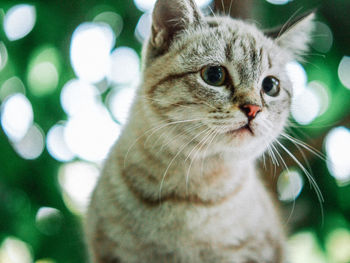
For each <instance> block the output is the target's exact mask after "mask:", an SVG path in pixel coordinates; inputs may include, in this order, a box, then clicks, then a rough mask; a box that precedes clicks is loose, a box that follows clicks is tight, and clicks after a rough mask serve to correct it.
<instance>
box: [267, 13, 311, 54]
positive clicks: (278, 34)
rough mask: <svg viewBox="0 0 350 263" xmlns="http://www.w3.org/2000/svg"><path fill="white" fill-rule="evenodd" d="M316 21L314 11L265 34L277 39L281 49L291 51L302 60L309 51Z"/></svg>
mask: <svg viewBox="0 0 350 263" xmlns="http://www.w3.org/2000/svg"><path fill="white" fill-rule="evenodd" d="M314 19H315V11H314V10H313V11H311V12H308V13H306V14H304V15H302V16H300V17H298V18H296V19H294V20H292V21H288V22H287V23H286V24H285V25H283V26H282V27H279V28H277V29H275V30H271V31H269V32H265V34H266V35H267V36H269V37H271V38H273V39H275V41H276V43H277V44H278V45H279V46H280V47H282V48H284V49H287V50H289V51H291V52H292V54H293V55H294V56H295V58H297V59H302V56H303V55H305V53H306V52H307V51H308V49H309V43H310V42H311V33H312V31H313V30H314V27H315V24H314Z"/></svg>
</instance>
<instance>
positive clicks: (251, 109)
mask: <svg viewBox="0 0 350 263" xmlns="http://www.w3.org/2000/svg"><path fill="white" fill-rule="evenodd" d="M240 108H241V110H242V111H243V112H244V113H245V115H247V117H248V119H250V120H251V119H254V118H255V116H256V115H257V114H258V113H259V112H260V111H261V107H260V106H258V105H255V104H244V105H241V106H240Z"/></svg>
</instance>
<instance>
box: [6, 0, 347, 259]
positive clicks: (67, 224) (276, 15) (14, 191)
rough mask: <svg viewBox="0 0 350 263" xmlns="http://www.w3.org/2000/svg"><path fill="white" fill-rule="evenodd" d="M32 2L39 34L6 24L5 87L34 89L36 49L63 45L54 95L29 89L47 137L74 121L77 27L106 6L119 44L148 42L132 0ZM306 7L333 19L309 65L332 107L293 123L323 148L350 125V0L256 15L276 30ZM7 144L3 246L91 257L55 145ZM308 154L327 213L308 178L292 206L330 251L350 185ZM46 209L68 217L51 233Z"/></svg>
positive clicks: (264, 7)
mask: <svg viewBox="0 0 350 263" xmlns="http://www.w3.org/2000/svg"><path fill="white" fill-rule="evenodd" d="M235 1H236V0H234V2H235ZM20 3H23V1H17V0H16V1H13V0H11V1H9V0H8V1H5V0H0V25H2V21H3V18H4V14H5V13H6V12H7V10H8V9H9V8H11V7H12V6H14V5H16V4H20ZM26 3H28V4H32V5H34V6H35V8H36V14H37V20H36V24H35V26H34V29H33V30H32V32H30V33H29V34H28V35H27V36H26V37H24V38H22V39H20V40H16V41H10V40H8V39H7V37H6V35H5V33H4V31H3V29H0V41H3V42H4V43H5V45H6V48H7V51H8V55H9V60H8V63H7V65H6V67H5V68H4V69H2V70H1V71H0V87H1V85H2V84H3V83H4V82H5V81H6V80H7V79H9V78H10V77H12V76H18V77H19V78H20V79H21V80H22V81H23V83H24V85H25V87H28V80H27V71H28V68H29V64H30V62H31V58H32V57H33V54H34V53H35V52H37V50H38V48H40V47H43V46H45V45H49V46H53V47H55V48H56V49H57V50H58V52H59V56H58V57H59V62H58V63H59V64H60V65H61V68H60V70H59V82H58V88H57V89H56V90H54V91H53V92H52V93H51V94H48V95H45V96H39V97H38V96H35V95H34V94H32V93H31V92H30V91H28V90H26V96H27V97H28V98H29V100H30V102H31V103H32V106H33V111H34V116H35V122H36V123H38V124H40V127H41V128H42V129H43V132H44V133H45V134H46V133H47V132H48V130H49V129H50V128H51V127H52V126H53V125H54V124H56V123H57V121H59V120H65V119H67V116H66V115H65V113H64V111H63V110H62V108H61V105H60V97H59V96H60V90H61V88H62V87H63V85H64V84H65V83H66V82H67V81H68V80H70V79H73V78H74V77H75V75H74V71H73V70H72V68H71V66H70V65H71V64H70V53H69V48H70V40H71V36H72V33H73V31H74V30H75V28H77V26H78V25H79V24H81V23H82V22H85V21H91V20H92V18H93V17H95V16H96V15H97V14H99V13H100V12H101V11H114V12H116V13H118V14H119V15H120V16H121V17H122V19H123V24H124V27H123V30H122V32H121V35H120V36H119V37H118V38H117V42H116V46H129V47H132V48H134V49H135V50H137V51H138V52H141V44H140V43H139V42H138V41H137V40H136V38H135V36H134V30H135V26H136V24H137V22H138V19H139V17H140V16H141V15H142V12H141V11H139V10H138V9H137V8H136V7H135V5H134V3H133V1H131V0H114V1H112V0H103V1H101V0H99V1H97V0H74V1H70V0H50V1H44V0H42V1H39V0H37V1H28V2H26ZM300 7H302V9H303V10H308V9H311V8H315V7H317V8H318V20H319V21H323V22H325V23H327V24H328V25H329V26H330V28H331V30H332V33H333V36H334V42H333V45H332V48H331V50H330V51H328V52H327V53H326V54H324V55H323V54H321V53H319V52H317V51H315V50H313V51H312V52H311V55H310V56H309V57H308V59H307V63H305V64H304V66H305V68H306V71H307V73H308V79H309V81H311V80H321V81H322V82H324V83H325V84H326V85H327V87H328V88H329V90H330V92H331V97H332V102H331V105H330V108H329V109H328V111H327V112H326V113H325V114H324V115H322V116H321V117H319V118H318V119H317V120H316V121H315V123H316V124H314V125H313V124H311V125H307V126H304V127H298V128H293V132H295V133H296V134H298V135H299V137H300V138H301V139H302V140H305V141H306V142H307V143H309V144H310V145H314V146H315V147H316V148H318V149H319V150H321V151H323V149H322V147H323V146H322V145H323V139H324V137H325V135H326V133H327V132H328V131H329V130H330V129H331V128H332V127H335V126H338V125H343V126H346V127H348V128H349V127H350V123H349V120H350V119H349V114H350V111H349V101H350V91H349V90H347V89H345V88H344V86H343V85H342V84H341V83H340V81H339V78H338V75H337V69H338V65H339V62H340V60H341V58H342V57H343V56H344V55H349V54H350V19H349V11H350V1H348V0H324V1H321V0H311V1H310V0H295V1H292V2H290V3H288V4H286V5H272V4H270V3H267V2H266V1H263V0H256V1H255V2H254V5H253V17H254V18H255V19H256V20H257V21H259V24H260V25H262V26H263V27H265V28H269V27H273V26H276V25H278V24H283V23H284V22H285V21H286V20H287V19H288V18H289V17H290V16H291V15H292V14H293V13H294V12H296V11H297V10H299V8H300ZM298 12H301V11H298ZM1 28H2V26H1ZM317 41H322V39H318V40H317ZM349 74H350V72H349ZM0 149H1V150H0V163H1V165H0V244H1V242H2V241H3V240H5V238H7V237H8V236H13V237H16V238H18V239H20V240H22V241H24V242H26V243H27V244H29V245H30V247H31V252H32V254H33V257H34V260H38V259H44V258H50V259H53V260H54V261H55V262H65V263H78V262H86V256H85V249H84V246H83V236H82V227H81V216H79V215H77V214H75V213H73V212H72V211H71V210H70V209H69V208H67V206H66V204H65V202H64V201H63V194H62V192H61V189H60V187H59V183H58V177H57V175H58V170H59V167H60V164H61V163H60V162H58V161H56V160H55V159H53V158H52V157H51V156H50V155H49V153H48V152H47V150H44V152H43V153H42V154H41V155H40V157H39V158H37V159H35V160H24V159H22V158H21V157H20V156H18V155H17V154H16V152H15V151H14V149H13V147H12V146H11V144H10V143H9V140H8V138H7V136H6V134H5V133H4V131H3V130H2V129H0ZM308 159H309V163H310V169H311V171H312V172H313V174H314V176H315V178H316V181H317V183H318V185H319V187H320V189H321V191H322V193H323V195H324V199H325V202H324V203H323V209H324V216H323V217H322V216H321V208H320V204H319V201H318V200H317V196H316V194H315V192H314V190H313V189H311V188H310V187H308V184H307V183H305V187H304V189H303V191H302V193H301V195H300V196H299V197H298V199H297V201H296V203H292V204H285V206H286V208H287V209H289V210H288V211H291V208H292V207H293V209H294V211H293V213H294V214H293V215H292V218H291V232H292V233H296V232H298V231H301V230H310V231H312V232H313V233H315V234H316V236H317V238H318V241H319V244H320V247H321V248H322V249H325V248H326V237H327V235H328V234H329V233H331V232H332V231H333V230H334V229H335V228H345V229H349V219H350V200H349V198H350V192H349V190H350V187H349V186H339V185H338V184H337V183H336V180H335V179H334V178H333V177H332V176H331V175H330V173H329V171H328V169H327V166H326V164H325V162H324V161H323V160H321V159H320V158H315V156H312V155H308ZM349 162H350V157H349ZM292 165H294V166H295V164H292ZM270 168H271V167H270ZM270 168H269V167H268V169H270ZM294 206H295V207H294ZM41 207H53V208H56V209H58V210H59V211H61V214H62V219H61V222H60V223H57V222H55V223H54V224H56V223H57V224H58V226H57V230H56V231H53V232H52V231H45V227H40V226H38V224H36V215H37V212H38V210H39V208H41ZM49 223H50V222H49ZM49 223H48V224H49ZM43 229H44V230H43ZM1 263H2V262H1ZM3 263H5V262H3Z"/></svg>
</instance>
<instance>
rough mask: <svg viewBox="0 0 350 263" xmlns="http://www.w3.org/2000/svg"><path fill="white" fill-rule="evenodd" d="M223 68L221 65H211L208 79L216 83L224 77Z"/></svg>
mask: <svg viewBox="0 0 350 263" xmlns="http://www.w3.org/2000/svg"><path fill="white" fill-rule="evenodd" d="M222 75H223V74H222V70H221V68H219V67H211V68H209V70H208V72H207V77H208V80H209V81H210V82H212V83H216V82H218V81H220V80H221V78H222Z"/></svg>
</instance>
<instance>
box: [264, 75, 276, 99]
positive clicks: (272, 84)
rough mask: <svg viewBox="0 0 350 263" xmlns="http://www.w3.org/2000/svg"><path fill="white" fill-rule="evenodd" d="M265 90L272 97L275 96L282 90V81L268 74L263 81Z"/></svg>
mask: <svg viewBox="0 0 350 263" xmlns="http://www.w3.org/2000/svg"><path fill="white" fill-rule="evenodd" d="M262 89H263V91H264V92H265V93H266V94H267V95H269V96H272V97H275V96H277V95H278V93H279V92H280V81H279V80H278V79H276V78H275V77H273V76H267V77H266V78H264V80H263V82H262Z"/></svg>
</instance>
